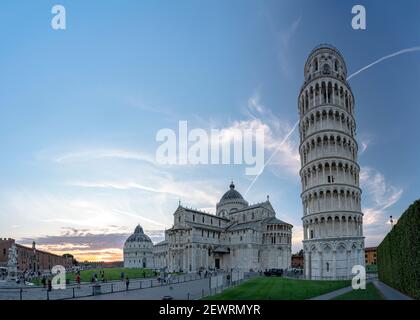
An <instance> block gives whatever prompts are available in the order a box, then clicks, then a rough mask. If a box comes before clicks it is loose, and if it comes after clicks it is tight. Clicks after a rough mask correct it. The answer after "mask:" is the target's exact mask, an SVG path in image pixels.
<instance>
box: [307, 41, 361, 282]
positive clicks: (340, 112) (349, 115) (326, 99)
mask: <svg viewBox="0 0 420 320" xmlns="http://www.w3.org/2000/svg"><path fill="white" fill-rule="evenodd" d="M304 75H305V81H304V84H303V86H302V89H301V91H300V95H299V116H300V125H299V130H300V148H299V152H300V159H301V171H300V177H301V182H302V194H301V198H302V204H303V218H302V221H303V232H304V237H303V249H304V254H305V256H304V259H305V276H306V277H307V278H310V279H344V278H350V277H351V276H352V268H353V266H354V265H364V237H363V227H362V226H363V214H362V212H361V201H360V200H361V189H360V187H359V172H360V168H359V165H358V164H357V149H358V147H357V142H356V140H355V134H356V122H355V118H354V106H355V102H354V96H353V93H352V91H351V88H350V86H349V84H348V83H347V81H346V78H347V69H346V63H345V61H344V58H343V56H342V55H341V53H340V52H339V51H338V50H337V49H336V48H334V47H333V46H331V45H320V46H318V47H316V48H315V49H314V50H312V52H311V53H310V55H309V57H308V60H307V61H306V64H305V70H304Z"/></svg>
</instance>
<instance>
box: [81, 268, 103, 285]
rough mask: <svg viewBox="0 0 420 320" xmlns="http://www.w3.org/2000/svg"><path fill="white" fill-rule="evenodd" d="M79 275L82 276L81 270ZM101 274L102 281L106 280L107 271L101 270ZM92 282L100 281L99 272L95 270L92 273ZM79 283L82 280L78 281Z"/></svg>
mask: <svg viewBox="0 0 420 320" xmlns="http://www.w3.org/2000/svg"><path fill="white" fill-rule="evenodd" d="M77 275H78V276H79V277H80V272H79V273H78V274H77ZM99 276H100V277H101V281H102V282H106V278H105V271H104V270H100V271H99ZM76 282H77V279H76ZM90 282H92V283H95V282H99V278H98V274H97V273H96V272H94V273H93V274H92V277H91V278H90ZM78 283H80V282H78Z"/></svg>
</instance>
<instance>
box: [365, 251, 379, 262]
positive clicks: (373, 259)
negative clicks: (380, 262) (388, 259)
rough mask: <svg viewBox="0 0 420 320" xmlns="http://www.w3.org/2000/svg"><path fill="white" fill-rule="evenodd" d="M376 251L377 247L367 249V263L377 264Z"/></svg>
mask: <svg viewBox="0 0 420 320" xmlns="http://www.w3.org/2000/svg"><path fill="white" fill-rule="evenodd" d="M376 249H377V247H368V248H365V263H366V265H368V264H376Z"/></svg>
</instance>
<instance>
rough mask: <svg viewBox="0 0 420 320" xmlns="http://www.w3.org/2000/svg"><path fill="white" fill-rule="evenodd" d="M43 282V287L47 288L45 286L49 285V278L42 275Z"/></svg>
mask: <svg viewBox="0 0 420 320" xmlns="http://www.w3.org/2000/svg"><path fill="white" fill-rule="evenodd" d="M41 283H42V287H43V288H44V289H45V287H46V286H47V279H46V278H45V276H43V277H42V279H41Z"/></svg>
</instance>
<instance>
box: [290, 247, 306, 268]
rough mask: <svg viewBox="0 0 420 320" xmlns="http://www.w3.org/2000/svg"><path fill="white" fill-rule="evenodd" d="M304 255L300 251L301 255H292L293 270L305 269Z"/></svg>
mask: <svg viewBox="0 0 420 320" xmlns="http://www.w3.org/2000/svg"><path fill="white" fill-rule="evenodd" d="M303 257H304V255H303V250H301V251H299V253H296V254H293V255H292V268H299V269H303V267H304V258H303Z"/></svg>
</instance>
